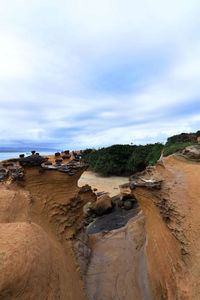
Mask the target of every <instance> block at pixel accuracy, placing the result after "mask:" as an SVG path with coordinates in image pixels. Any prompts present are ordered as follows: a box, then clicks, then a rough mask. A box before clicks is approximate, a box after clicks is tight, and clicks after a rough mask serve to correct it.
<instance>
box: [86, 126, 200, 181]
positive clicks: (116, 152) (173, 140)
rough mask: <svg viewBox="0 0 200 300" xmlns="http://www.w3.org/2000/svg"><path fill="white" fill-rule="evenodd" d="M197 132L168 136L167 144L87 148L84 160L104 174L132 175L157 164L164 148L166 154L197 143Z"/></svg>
mask: <svg viewBox="0 0 200 300" xmlns="http://www.w3.org/2000/svg"><path fill="white" fill-rule="evenodd" d="M199 136H200V131H197V132H196V133H181V134H179V135H174V136H172V137H170V138H168V140H167V143H166V144H165V145H163V144H161V143H156V144H147V145H145V146H142V145H139V146H137V145H132V146H131V145H113V146H110V147H107V148H101V149H99V150H94V149H86V150H85V151H83V156H82V158H83V161H85V162H87V163H88V164H89V166H90V168H91V169H92V170H94V171H95V172H97V173H99V174H101V175H103V176H109V175H117V176H120V175H121V176H122V175H124V176H125V175H127V176H128V175H131V174H133V173H135V172H139V171H142V170H144V169H145V168H146V166H148V165H151V166H153V165H155V164H156V162H157V160H158V159H159V158H160V154H161V151H162V150H163V149H164V156H168V155H170V154H173V153H175V152H178V151H181V150H183V149H184V148H185V147H187V146H190V145H194V144H196V143H197V137H199Z"/></svg>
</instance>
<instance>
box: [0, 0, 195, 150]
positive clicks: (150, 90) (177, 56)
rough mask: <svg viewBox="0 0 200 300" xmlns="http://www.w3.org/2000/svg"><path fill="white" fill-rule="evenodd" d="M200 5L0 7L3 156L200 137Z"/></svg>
mask: <svg viewBox="0 0 200 300" xmlns="http://www.w3.org/2000/svg"><path fill="white" fill-rule="evenodd" d="M199 15H200V1H199V0H190V1H188V0H168V1H162V0H151V1H150V0H140V1H138V0H137V1H136V0H123V1H122V0H99V1H97V0H84V1H83V0H71V1H69V0H57V1H55V0H28V1H27V0H18V1H16V0H1V1H0V147H1V146H3V147H4V146H13V145H14V146H18V145H20V146H23V145H24V146H26V145H37V146H38V147H52V148H57V149H58V148H60V149H65V148H67V149H68V148H69V149H83V148H87V147H95V148H98V147H102V146H109V145H112V144H119V143H121V144H130V143H134V144H145V143H153V142H158V141H160V142H165V141H166V139H167V137H168V136H171V135H174V134H178V133H181V132H195V131H197V130H199V129H200V30H199V29H200V18H199Z"/></svg>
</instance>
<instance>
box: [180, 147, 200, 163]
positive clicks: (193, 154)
mask: <svg viewBox="0 0 200 300" xmlns="http://www.w3.org/2000/svg"><path fill="white" fill-rule="evenodd" d="M182 154H183V155H184V156H185V157H186V158H189V159H194V160H200V145H194V146H188V147H186V148H185V149H184V150H183V151H182Z"/></svg>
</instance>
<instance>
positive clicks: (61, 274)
mask: <svg viewBox="0 0 200 300" xmlns="http://www.w3.org/2000/svg"><path fill="white" fill-rule="evenodd" d="M45 161H46V159H43V158H42V157H40V156H36V155H32V156H31V157H29V158H21V159H19V160H16V161H15V162H13V165H12V166H8V164H9V162H3V164H4V168H5V169H3V170H5V171H2V172H1V174H3V176H2V180H3V181H2V182H1V183H0V184H1V186H0V188H1V193H0V266H1V267H0V299H9V300H12V299H13V300H14V299H24V300H25V299H33V300H36V299H37V300H44V299H52V300H54V299H63V300H68V299H70V300H74V299H83V300H84V299H87V297H86V293H85V289H84V285H83V283H82V280H81V273H80V271H79V267H78V265H77V262H76V259H75V257H74V255H73V252H72V238H73V237H74V236H75V235H76V234H77V233H78V232H79V230H80V228H81V227H82V224H83V206H84V204H85V203H86V202H87V201H90V202H92V201H94V200H95V194H94V193H93V192H92V191H91V189H90V188H88V187H87V189H86V190H84V189H81V188H78V186H77V181H78V179H79V177H80V175H81V174H82V173H83V171H84V170H85V169H86V167H87V166H85V165H81V164H79V165H77V166H75V165H74V164H68V165H65V166H64V165H63V166H55V165H54V166H41V164H42V163H44V162H45ZM5 164H7V166H5ZM21 166H23V167H21ZM2 167H3V166H2ZM50 167H51V168H50ZM52 167H53V168H52ZM16 172H18V173H19V174H22V176H21V175H20V180H19V178H18V176H16V178H13V174H15V173H16ZM4 174H7V175H6V176H5V175H4ZM21 177H22V178H21Z"/></svg>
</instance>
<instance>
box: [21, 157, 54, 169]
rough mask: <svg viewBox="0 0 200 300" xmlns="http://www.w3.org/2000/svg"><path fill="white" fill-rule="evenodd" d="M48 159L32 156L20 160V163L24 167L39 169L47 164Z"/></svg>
mask: <svg viewBox="0 0 200 300" xmlns="http://www.w3.org/2000/svg"><path fill="white" fill-rule="evenodd" d="M47 160H48V158H45V157H42V156H39V155H30V156H27V157H23V158H21V159H20V160H19V163H20V165H21V166H23V167H37V166H41V164H42V163H44V162H46V161H47Z"/></svg>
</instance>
